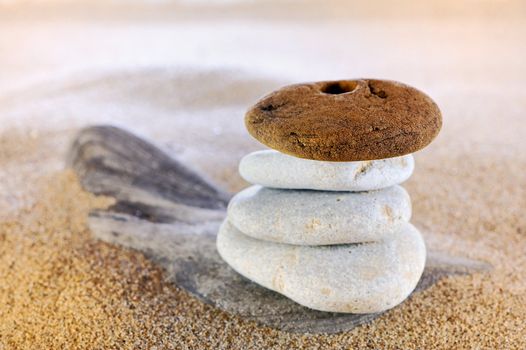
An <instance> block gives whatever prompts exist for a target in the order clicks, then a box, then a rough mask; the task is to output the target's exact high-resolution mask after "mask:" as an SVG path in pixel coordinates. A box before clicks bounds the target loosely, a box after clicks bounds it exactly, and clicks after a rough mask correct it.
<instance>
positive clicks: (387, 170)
mask: <svg viewBox="0 0 526 350" xmlns="http://www.w3.org/2000/svg"><path fill="white" fill-rule="evenodd" d="M414 166H415V161H414V158H413V155H411V154H409V155H405V156H402V157H395V158H387V159H380V160H369V161H356V162H325V161H316V160H310V159H301V158H297V157H292V156H289V155H286V154H283V153H281V152H278V151H274V150H265V151H257V152H252V153H250V154H248V155H246V156H245V157H243V159H241V162H240V163H239V173H240V174H241V176H242V177H243V178H244V179H245V180H247V181H248V182H250V183H253V184H258V185H262V186H266V187H274V188H293V189H311V190H322V191H370V190H377V189H380V188H384V187H389V186H393V185H397V184H400V183H402V182H404V181H405V180H407V179H408V178H409V177H410V176H411V174H412V173H413V170H414Z"/></svg>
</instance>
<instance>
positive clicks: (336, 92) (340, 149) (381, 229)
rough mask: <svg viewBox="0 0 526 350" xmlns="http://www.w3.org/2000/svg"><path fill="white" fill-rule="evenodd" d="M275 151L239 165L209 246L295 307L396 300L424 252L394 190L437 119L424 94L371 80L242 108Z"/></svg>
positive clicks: (371, 308)
mask: <svg viewBox="0 0 526 350" xmlns="http://www.w3.org/2000/svg"><path fill="white" fill-rule="evenodd" d="M245 120H246V124H247V128H248V130H249V132H250V133H251V134H252V135H253V136H254V137H255V138H256V139H258V140H259V141H261V142H262V143H264V144H266V145H267V146H269V147H271V148H274V150H265V151H258V152H253V153H251V154H249V155H247V156H245V157H244V158H243V159H242V160H241V163H240V166H239V171H240V174H241V176H242V177H243V178H244V179H245V180H247V181H248V182H250V183H252V184H254V185H253V186H251V187H249V188H247V189H245V190H243V191H241V192H240V193H238V194H237V195H236V196H234V197H233V198H232V200H231V202H230V204H229V206H228V214H227V219H226V220H225V222H224V223H223V225H222V226H221V228H220V231H219V234H218V238H217V248H218V251H219V253H220V255H221V256H222V258H223V259H224V260H225V261H226V262H227V263H228V264H229V265H230V266H231V267H232V268H233V269H234V270H236V271H237V272H238V273H240V274H241V275H243V276H245V277H247V278H248V279H250V280H252V281H254V282H256V283H258V284H260V285H262V286H264V287H266V288H269V289H271V290H274V291H276V292H279V293H281V294H283V295H285V296H287V297H289V298H290V299H292V300H294V301H296V302H298V303H299V304H301V305H304V306H307V307H309V308H312V309H316V310H321V311H331V312H350V313H371V312H380V311H384V310H386V309H389V308H392V307H394V306H396V305H397V304H399V303H401V302H402V301H403V300H404V299H405V298H406V297H407V296H408V295H409V294H410V293H411V292H412V291H413V289H414V288H415V287H416V285H417V283H418V281H419V279H420V276H421V274H422V272H423V270H424V265H425V257H426V249H425V245H424V242H423V239H422V236H421V235H420V233H419V231H418V230H417V229H416V228H415V227H414V226H413V225H411V224H410V223H409V220H410V218H411V200H410V197H409V195H408V194H407V192H406V191H405V190H404V189H403V188H402V187H401V186H399V184H400V183H402V182H403V181H405V180H407V179H408V178H409V177H410V176H411V174H412V172H413V169H414V159H413V156H412V154H411V153H412V152H414V151H416V150H418V149H420V148H423V147H424V146H425V145H427V144H428V143H429V142H431V140H432V139H433V138H434V137H435V136H436V134H437V133H438V131H439V130H440V126H441V116H440V111H439V110H438V107H437V106H436V104H435V103H434V102H433V101H432V100H431V99H430V98H429V97H427V96H426V95H425V94H423V93H422V92H420V91H418V90H416V89H414V88H411V87H409V86H407V85H404V84H400V83H396V82H391V81H379V80H354V81H337V82H320V83H311V84H300V85H292V86H289V87H285V88H283V89H281V90H278V91H276V92H274V93H272V94H270V95H268V96H266V97H265V98H263V99H262V100H261V101H259V102H258V103H257V104H256V105H255V106H254V107H253V108H251V109H250V110H249V111H248V113H247V115H246V119H245Z"/></svg>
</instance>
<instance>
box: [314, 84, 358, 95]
mask: <svg viewBox="0 0 526 350" xmlns="http://www.w3.org/2000/svg"><path fill="white" fill-rule="evenodd" d="M357 86H358V84H357V83H356V82H354V81H335V82H332V83H328V84H325V86H323V87H322V88H321V92H323V93H326V94H331V95H340V94H346V93H348V92H352V91H354V90H355V89H356V87H357Z"/></svg>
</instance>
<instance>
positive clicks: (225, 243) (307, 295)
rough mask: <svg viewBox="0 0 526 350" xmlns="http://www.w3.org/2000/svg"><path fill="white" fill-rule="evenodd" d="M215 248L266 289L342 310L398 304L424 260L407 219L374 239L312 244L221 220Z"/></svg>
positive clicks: (368, 310)
mask: <svg viewBox="0 0 526 350" xmlns="http://www.w3.org/2000/svg"><path fill="white" fill-rule="evenodd" d="M217 249H218V251H219V254H220V255H221V257H222V258H223V259H224V260H225V261H226V262H227V263H228V264H229V265H230V266H231V267H232V268H233V269H234V270H236V271H237V272H239V273H240V274H242V275H243V276H245V277H246V278H249V279H250V280H252V281H254V282H256V283H258V284H260V285H262V286H264V287H266V288H269V289H272V290H274V291H276V292H278V293H281V294H283V295H285V296H287V297H289V298H290V299H292V300H294V301H296V302H297V303H299V304H301V305H303V306H306V307H308V308H311V309H315V310H320V311H328V312H346V313H374V312H381V311H385V310H387V309H390V308H392V307H394V306H396V305H398V304H399V303H401V302H402V301H403V300H404V299H405V298H407V296H409V294H410V293H411V292H412V291H413V289H414V288H415V287H416V285H417V283H418V280H419V279H420V276H421V275H422V272H423V271H424V265H425V260H426V248H425V245H424V241H423V239H422V237H421V236H420V233H419V232H418V230H417V229H416V228H415V227H414V226H413V225H411V224H409V223H404V224H401V225H398V226H397V227H396V229H395V230H393V232H392V233H391V234H390V235H388V237H386V238H385V239H384V240H382V241H380V242H374V243H363V244H350V245H335V246H328V247H314V246H297V245H290V244H279V243H271V242H265V241H262V240H257V239H254V238H252V237H249V236H247V235H244V234H242V233H241V232H239V230H238V229H236V228H235V227H234V226H233V225H232V224H230V222H228V220H225V222H224V223H223V224H222V225H221V228H220V229H219V233H218V236H217Z"/></svg>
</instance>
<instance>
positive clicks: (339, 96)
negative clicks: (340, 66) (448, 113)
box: [245, 79, 442, 162]
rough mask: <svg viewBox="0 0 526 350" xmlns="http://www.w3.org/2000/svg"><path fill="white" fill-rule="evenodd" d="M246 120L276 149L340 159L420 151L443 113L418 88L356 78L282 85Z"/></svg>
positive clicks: (260, 138)
mask: <svg viewBox="0 0 526 350" xmlns="http://www.w3.org/2000/svg"><path fill="white" fill-rule="evenodd" d="M245 125H246V127H247V129H248V131H249V133H250V134H251V135H252V136H253V137H254V138H256V139H257V140H258V141H260V142H261V143H263V144H265V145H267V146H268V147H270V148H272V149H276V150H278V151H281V152H283V153H286V154H290V155H293V156H296V157H299V158H307V159H314V160H326V161H340V162H341V161H357V160H372V159H383V158H390V157H397V156H401V155H405V154H409V153H413V152H416V151H418V150H420V149H422V148H424V147H425V146H427V145H428V144H429V143H430V142H431V141H432V140H433V139H434V138H435V136H436V135H437V134H438V132H439V131H440V128H441V126H442V116H441V113H440V110H439V108H438V106H437V105H436V103H435V102H434V101H433V100H432V99H431V98H430V97H428V96H427V95H426V94H424V93H423V92H421V91H419V90H417V89H415V88H413V87H410V86H408V85H405V84H402V83H399V82H395V81H388V80H375V79H357V80H340V81H322V82H315V83H304V84H295V85H289V86H286V87H283V88H281V89H279V90H277V91H275V92H272V93H271V94H269V95H267V96H265V97H263V98H262V99H261V100H260V101H258V102H257V103H256V104H255V105H254V106H253V107H252V108H250V109H249V110H248V111H247V113H246V115H245Z"/></svg>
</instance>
